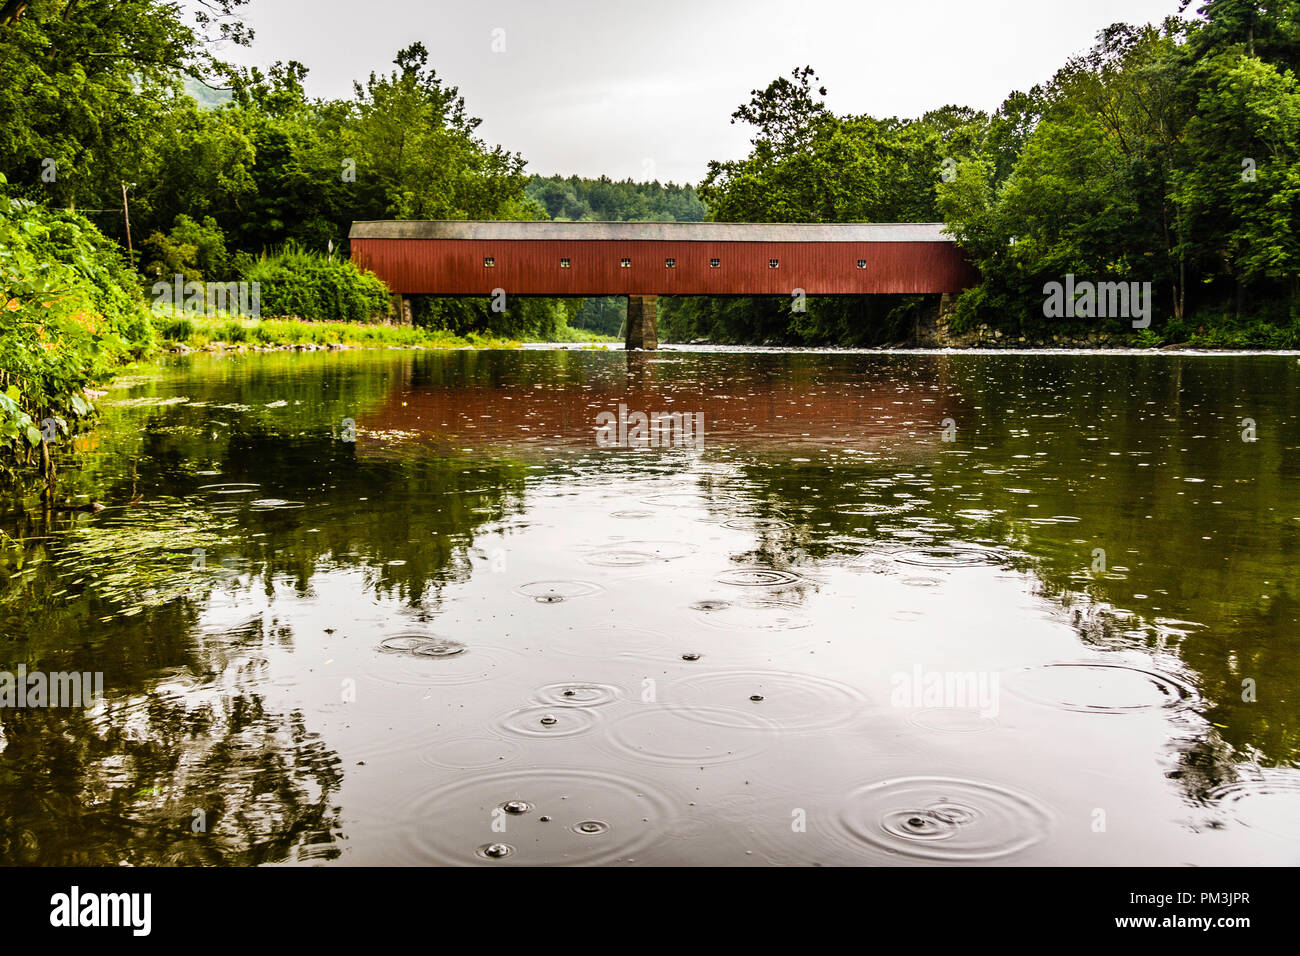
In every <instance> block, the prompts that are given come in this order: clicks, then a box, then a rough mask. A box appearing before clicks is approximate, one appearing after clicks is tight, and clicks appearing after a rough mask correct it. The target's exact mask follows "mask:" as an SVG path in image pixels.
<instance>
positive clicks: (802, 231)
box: [348, 219, 953, 242]
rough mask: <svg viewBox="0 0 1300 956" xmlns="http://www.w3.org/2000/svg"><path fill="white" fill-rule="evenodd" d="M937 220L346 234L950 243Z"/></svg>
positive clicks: (381, 227) (418, 228)
mask: <svg viewBox="0 0 1300 956" xmlns="http://www.w3.org/2000/svg"><path fill="white" fill-rule="evenodd" d="M944 228H945V227H944V224H943V223H941V222H837V223H792V222H773V223H766V222H545V221H542V222H505V221H481V220H469V221H463V220H441V221H435V220H393V219H382V220H370V221H364V222H354V223H353V224H352V230H351V232H350V233H349V234H348V238H350V239H472V240H516V239H549V240H557V239H559V240H569V241H577V240H602V239H605V240H621V241H636V240H648V241H664V240H669V241H678V242H952V241H953V240H952V237H951V236H949V235H948V234H947V233H946V232H945V231H944Z"/></svg>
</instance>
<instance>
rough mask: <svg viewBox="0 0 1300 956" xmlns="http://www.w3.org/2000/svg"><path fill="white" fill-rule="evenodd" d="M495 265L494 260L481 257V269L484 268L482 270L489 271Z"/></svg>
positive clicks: (488, 257)
mask: <svg viewBox="0 0 1300 956" xmlns="http://www.w3.org/2000/svg"><path fill="white" fill-rule="evenodd" d="M496 264H497V261H496V259H494V258H493V257H492V256H484V257H483V268H484V269H491V268H492V267H493V266H495V265H496Z"/></svg>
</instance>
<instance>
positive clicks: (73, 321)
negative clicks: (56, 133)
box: [0, 176, 154, 469]
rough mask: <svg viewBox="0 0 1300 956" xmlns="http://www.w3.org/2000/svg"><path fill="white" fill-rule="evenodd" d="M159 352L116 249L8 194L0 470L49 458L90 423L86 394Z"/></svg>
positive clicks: (82, 225)
mask: <svg viewBox="0 0 1300 956" xmlns="http://www.w3.org/2000/svg"><path fill="white" fill-rule="evenodd" d="M4 184H5V179H4V177H3V176H0V186H3V185H4ZM153 344H154V333H153V325H152V324H151V323H150V322H149V316H148V310H147V308H146V306H145V303H144V299H143V297H142V296H141V294H140V291H139V288H138V285H137V280H136V276H135V273H134V272H132V271H131V270H130V269H129V268H128V267H127V265H126V263H125V262H124V261H123V260H122V256H121V252H120V249H119V248H118V246H117V245H116V244H115V243H113V242H111V241H110V240H108V239H106V238H104V236H103V235H102V234H101V233H100V232H99V230H98V229H96V228H95V227H94V226H93V225H91V223H90V222H88V221H87V220H86V219H84V218H82V217H81V216H79V215H77V214H75V213H71V212H65V211H58V210H50V209H47V208H45V207H44V206H41V205H39V204H36V203H32V202H29V201H26V200H19V199H11V198H8V197H7V196H3V195H0V468H6V469H8V468H11V467H12V466H13V465H14V464H15V462H16V461H18V460H22V461H27V462H30V461H31V460H32V459H33V457H34V456H35V455H37V454H40V455H42V457H44V452H45V449H44V447H43V442H44V441H57V440H58V437H59V436H61V435H66V434H68V432H69V431H70V430H72V429H73V428H74V427H75V424H76V420H77V419H80V418H84V417H86V416H87V415H89V414H90V411H91V408H90V404H89V402H88V400H87V398H86V395H85V389H86V387H87V386H88V385H90V384H93V383H94V382H96V381H97V380H99V379H101V378H103V377H105V376H106V375H108V374H109V372H110V371H111V370H112V369H113V368H114V367H116V366H119V365H122V364H124V363H126V362H129V361H131V360H133V359H135V358H137V357H139V356H141V355H143V354H145V353H146V352H147V351H149V349H150V348H152V346H153ZM42 432H44V434H42Z"/></svg>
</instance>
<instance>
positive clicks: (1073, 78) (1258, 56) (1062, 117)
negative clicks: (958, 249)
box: [939, 0, 1300, 346]
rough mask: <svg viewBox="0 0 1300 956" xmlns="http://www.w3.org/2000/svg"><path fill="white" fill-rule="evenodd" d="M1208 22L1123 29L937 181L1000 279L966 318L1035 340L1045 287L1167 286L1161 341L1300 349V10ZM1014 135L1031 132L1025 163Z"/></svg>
mask: <svg viewBox="0 0 1300 956" xmlns="http://www.w3.org/2000/svg"><path fill="white" fill-rule="evenodd" d="M1200 14H1201V18H1200V19H1199V20H1197V21H1180V20H1173V19H1171V20H1169V21H1166V22H1165V23H1164V24H1163V25H1161V26H1160V27H1143V28H1133V27H1129V26H1126V25H1116V26H1113V27H1111V28H1109V29H1107V30H1105V31H1103V33H1102V34H1101V35H1100V37H1099V39H1098V43H1097V45H1096V46H1095V47H1094V48H1093V49H1092V50H1091V51H1090V52H1088V53H1087V54H1085V55H1083V56H1080V57H1077V58H1075V59H1073V60H1071V61H1070V62H1069V63H1067V64H1066V66H1065V67H1064V68H1063V69H1062V70H1060V71H1059V72H1058V73H1057V75H1056V76H1055V77H1054V78H1053V79H1052V81H1051V82H1050V83H1048V84H1047V85H1046V86H1044V87H1040V88H1035V89H1033V90H1031V91H1030V93H1029V94H1027V95H1024V96H1017V97H1015V98H1013V99H1012V100H1008V102H1007V104H1004V106H1003V108H1002V110H1001V111H1000V112H999V114H998V115H997V116H995V117H992V118H990V119H988V120H984V119H981V120H980V121H979V122H977V123H975V124H974V125H973V127H972V129H971V135H970V137H969V138H968V140H967V146H966V148H965V149H964V150H962V151H961V152H958V153H956V154H954V155H955V156H956V157H957V159H958V164H957V171H956V176H955V177H954V178H953V180H952V181H951V182H947V183H940V185H939V205H940V209H941V211H942V213H943V216H944V219H945V220H946V221H947V222H949V223H950V225H951V227H952V229H953V231H954V233H955V234H956V235H957V236H958V237H959V238H960V239H961V241H962V242H963V244H964V245H965V246H966V248H967V249H968V250H969V251H970V254H971V255H972V257H973V258H974V260H975V262H976V263H977V264H978V265H979V267H980V269H981V271H982V272H983V274H984V278H985V281H984V283H983V285H981V286H980V287H979V288H977V289H975V290H973V291H971V292H969V293H967V294H966V295H965V296H964V297H963V299H962V301H961V302H960V304H959V308H960V313H959V317H960V319H961V320H962V321H964V322H967V323H970V322H976V321H978V322H982V323H986V324H990V325H997V326H1000V327H1002V328H1006V329H1026V328H1029V329H1032V328H1033V327H1034V326H1036V325H1040V324H1042V323H1043V322H1044V321H1046V320H1044V319H1043V318H1042V311H1041V303H1042V299H1043V295H1042V288H1043V285H1044V284H1045V283H1046V282H1049V281H1053V280H1057V281H1059V280H1060V279H1061V278H1062V277H1063V276H1064V275H1066V274H1068V273H1073V274H1075V275H1077V276H1079V277H1086V278H1089V279H1093V280H1097V281H1105V280H1107V279H1120V280H1125V281H1150V282H1152V283H1153V287H1154V293H1155V299H1156V309H1155V313H1156V320H1155V322H1154V323H1153V326H1152V329H1151V330H1149V331H1148V332H1147V333H1146V334H1145V338H1147V339H1154V340H1166V341H1187V340H1191V341H1194V342H1200V343H1204V344H1221V345H1227V344H1238V345H1247V344H1257V345H1263V346H1278V345H1290V346H1295V345H1300V235H1298V234H1297V232H1296V224H1297V222H1298V221H1300V81H1297V77H1296V71H1297V69H1300V4H1298V3H1296V2H1294V0H1285V2H1277V0H1269V2H1247V0H1210V2H1207V3H1205V4H1204V5H1203V6H1202V7H1201V8H1200ZM999 123H1000V124H1003V125H1004V126H1008V125H1009V126H1013V127H1024V128H1027V129H1028V132H1027V133H1026V135H1024V137H1023V139H1024V142H1023V146H1022V147H1021V149H1020V150H1019V153H1018V155H1017V156H1016V158H1015V161H1014V162H1013V163H1008V162H1006V156H1005V154H1004V153H1003V152H1001V151H1000V145H1001V144H1000V141H998V140H995V141H993V142H989V141H988V139H987V134H988V133H989V132H990V131H992V130H993V129H994V128H995V127H996V126H997V124H999ZM1076 321H1087V320H1076ZM1090 321H1093V322H1096V323H1103V324H1104V323H1109V324H1111V325H1112V326H1113V327H1115V328H1117V329H1120V328H1123V325H1124V323H1123V322H1122V321H1121V320H1116V319H1113V318H1112V319H1095V320H1090Z"/></svg>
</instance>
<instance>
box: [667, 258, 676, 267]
mask: <svg viewBox="0 0 1300 956" xmlns="http://www.w3.org/2000/svg"><path fill="white" fill-rule="evenodd" d="M664 268H665V269H676V268H677V260H676V259H665V260H664Z"/></svg>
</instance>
